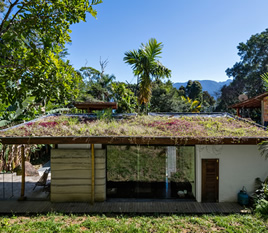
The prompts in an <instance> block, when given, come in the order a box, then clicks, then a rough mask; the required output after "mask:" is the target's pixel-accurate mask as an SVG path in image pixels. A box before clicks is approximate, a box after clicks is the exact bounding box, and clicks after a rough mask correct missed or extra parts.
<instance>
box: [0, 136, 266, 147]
mask: <svg viewBox="0 0 268 233" xmlns="http://www.w3.org/2000/svg"><path fill="white" fill-rule="evenodd" d="M267 140H268V137H135V136H134V137H128V136H88V137H87V136H82V137H75V136H73V137H72V136H71V137H1V138H0V142H1V143H2V144H105V145H197V144H206V145H215V144H245V145H257V144H258V143H260V142H262V141H267Z"/></svg>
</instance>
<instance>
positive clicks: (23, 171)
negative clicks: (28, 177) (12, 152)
mask: <svg viewBox="0 0 268 233" xmlns="http://www.w3.org/2000/svg"><path fill="white" fill-rule="evenodd" d="M21 168H22V174H21V193H20V198H19V201H24V200H25V199H26V197H25V153H24V145H22V146H21Z"/></svg>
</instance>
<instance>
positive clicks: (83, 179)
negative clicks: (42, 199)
mask: <svg viewBox="0 0 268 233" xmlns="http://www.w3.org/2000/svg"><path fill="white" fill-rule="evenodd" d="M50 200H51V201H52V202H90V201H91V150H85V149H54V150H52V151H51V195H50ZM105 200H106V151H105V150H95V201H105Z"/></svg>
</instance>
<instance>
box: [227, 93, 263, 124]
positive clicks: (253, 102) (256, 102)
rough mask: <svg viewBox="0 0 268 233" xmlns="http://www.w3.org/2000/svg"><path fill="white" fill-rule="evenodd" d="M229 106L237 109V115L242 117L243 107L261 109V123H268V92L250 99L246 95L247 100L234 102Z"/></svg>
mask: <svg viewBox="0 0 268 233" xmlns="http://www.w3.org/2000/svg"><path fill="white" fill-rule="evenodd" d="M245 97H246V96H245ZM229 108H234V109H236V112H237V116H239V117H241V112H242V110H243V109H261V124H262V125H264V126H267V125H268V92H265V93H263V94H261V95H258V96H255V97H253V98H250V99H248V98H247V97H246V98H245V100H243V101H241V102H239V103H236V104H233V105H231V106H229Z"/></svg>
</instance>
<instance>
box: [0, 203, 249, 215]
mask: <svg viewBox="0 0 268 233" xmlns="http://www.w3.org/2000/svg"><path fill="white" fill-rule="evenodd" d="M48 212H60V213H78V214H84V213H176V214H208V213H222V214H229V213H243V212H244V208H243V207H241V206H240V205H239V204H237V203H198V202H165V201H153V202H150V201H148V202H145V201H143V202H138V201H137V202H102V203H95V204H94V205H91V204H89V203H51V202H49V201H22V202H19V201H0V214H11V213H12V214H14V213H16V214H25V213H28V214H36V213H40V214H41V213H43V214H44V213H48Z"/></svg>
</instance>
